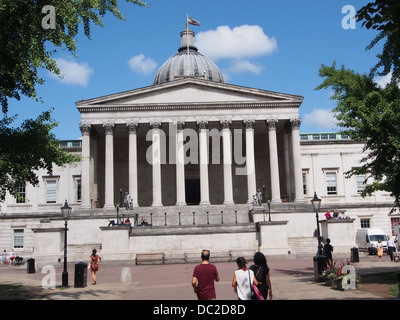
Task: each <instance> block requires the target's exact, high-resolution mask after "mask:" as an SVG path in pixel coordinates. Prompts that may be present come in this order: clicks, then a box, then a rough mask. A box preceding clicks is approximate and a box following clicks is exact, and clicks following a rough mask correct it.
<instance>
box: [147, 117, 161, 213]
mask: <svg viewBox="0 0 400 320" xmlns="http://www.w3.org/2000/svg"><path fill="white" fill-rule="evenodd" d="M150 127H151V129H152V141H153V142H152V162H153V166H152V167H153V203H152V206H153V207H160V206H162V200H161V136H160V129H161V122H152V123H150Z"/></svg>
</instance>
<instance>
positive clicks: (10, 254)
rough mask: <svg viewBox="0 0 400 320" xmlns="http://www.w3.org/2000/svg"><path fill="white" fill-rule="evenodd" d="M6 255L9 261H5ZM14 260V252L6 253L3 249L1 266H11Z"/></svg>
mask: <svg viewBox="0 0 400 320" xmlns="http://www.w3.org/2000/svg"><path fill="white" fill-rule="evenodd" d="M7 255H8V257H9V259H10V261H8V260H7ZM14 259H15V255H14V251H13V250H11V251H10V252H9V253H7V250H6V249H4V251H3V252H2V254H1V265H2V266H5V265H7V263H10V265H13V264H14Z"/></svg>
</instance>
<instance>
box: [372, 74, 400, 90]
mask: <svg viewBox="0 0 400 320" xmlns="http://www.w3.org/2000/svg"><path fill="white" fill-rule="evenodd" d="M392 74H393V72H389V73H388V74H387V75H386V76H383V77H376V78H374V80H375V82H376V83H377V84H378V86H380V87H381V88H382V89H384V88H386V86H387V85H388V84H389V83H390V81H391V80H392ZM398 86H399V88H400V81H399V82H398Z"/></svg>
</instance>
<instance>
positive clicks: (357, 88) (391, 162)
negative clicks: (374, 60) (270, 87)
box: [316, 64, 400, 209]
mask: <svg viewBox="0 0 400 320" xmlns="http://www.w3.org/2000/svg"><path fill="white" fill-rule="evenodd" d="M319 73H320V76H321V77H325V80H324V81H323V82H322V84H321V85H319V86H318V87H317V88H316V89H317V90H320V89H327V88H331V89H333V91H334V94H333V95H332V97H331V99H333V100H336V101H337V106H336V108H335V109H334V110H333V112H334V113H335V117H336V119H337V120H338V125H339V126H340V127H342V128H344V130H343V131H342V133H344V134H347V135H349V137H350V138H351V139H354V140H356V141H362V142H365V146H364V151H365V152H366V156H365V157H364V158H362V159H361V161H360V163H361V164H362V165H361V166H360V167H359V168H354V169H352V170H350V171H348V172H347V173H346V174H347V176H348V177H351V176H353V175H364V176H365V177H366V179H365V182H366V183H367V182H369V183H367V184H366V188H365V190H364V192H363V196H366V195H371V194H372V193H373V192H375V191H379V190H382V191H388V192H390V193H391V194H392V196H394V198H395V204H394V207H400V201H399V200H400V135H399V132H400V88H399V86H398V84H397V83H395V82H391V83H390V84H388V85H387V86H386V87H385V88H382V87H380V86H379V85H378V84H377V83H376V82H375V81H374V79H373V75H372V74H369V75H367V74H358V73H356V72H354V71H352V70H349V69H345V67H344V66H342V68H340V69H337V68H336V65H335V64H333V65H332V66H331V67H328V66H324V65H323V66H322V67H321V68H320V70H319ZM370 178H372V179H370ZM393 209H394V208H393Z"/></svg>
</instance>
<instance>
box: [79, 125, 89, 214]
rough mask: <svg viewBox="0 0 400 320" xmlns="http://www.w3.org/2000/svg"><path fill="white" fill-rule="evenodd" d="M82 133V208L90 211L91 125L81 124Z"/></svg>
mask: <svg viewBox="0 0 400 320" xmlns="http://www.w3.org/2000/svg"><path fill="white" fill-rule="evenodd" d="M79 129H80V130H81V132H82V173H81V208H82V209H90V125H88V124H80V125H79Z"/></svg>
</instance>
